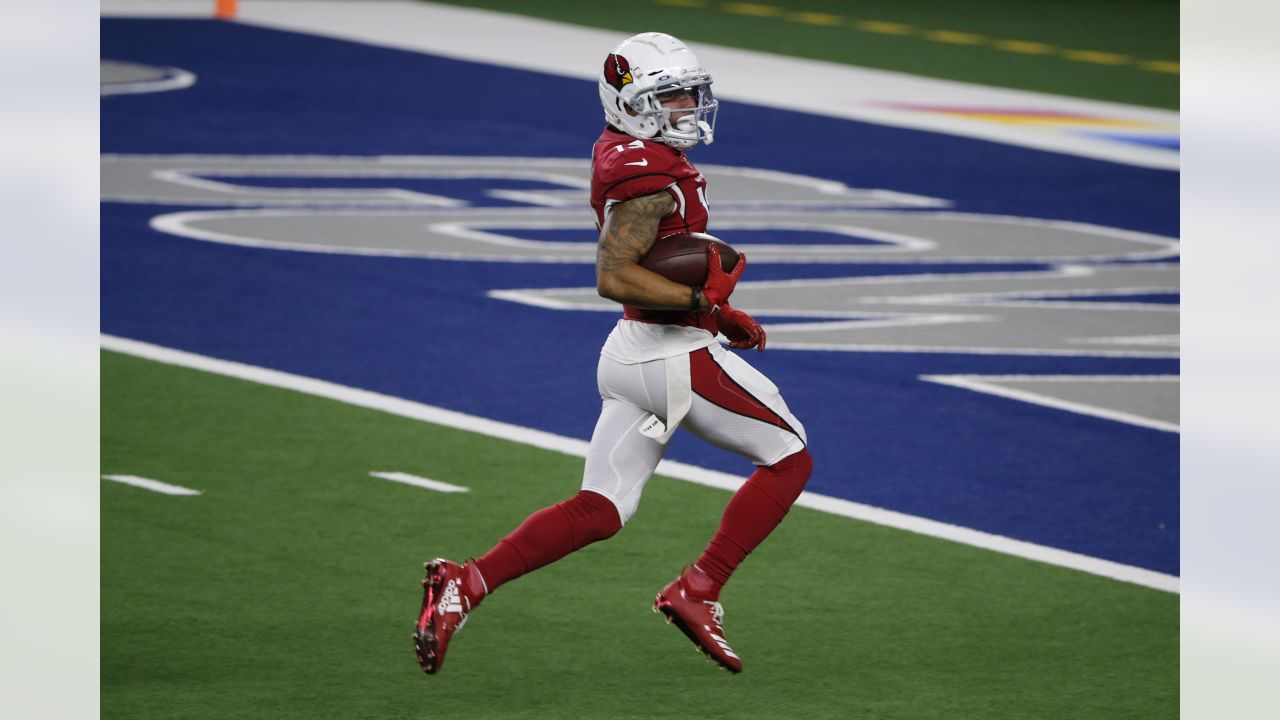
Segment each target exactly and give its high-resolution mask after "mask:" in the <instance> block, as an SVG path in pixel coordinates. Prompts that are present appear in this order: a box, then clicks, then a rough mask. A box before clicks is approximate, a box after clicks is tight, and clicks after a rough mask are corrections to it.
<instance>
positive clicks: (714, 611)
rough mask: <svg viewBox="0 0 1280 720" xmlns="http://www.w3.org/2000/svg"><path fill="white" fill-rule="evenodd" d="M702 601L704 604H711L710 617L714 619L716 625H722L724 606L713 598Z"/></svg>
mask: <svg viewBox="0 0 1280 720" xmlns="http://www.w3.org/2000/svg"><path fill="white" fill-rule="evenodd" d="M702 602H703V604H704V605H710V606H711V619H712V620H714V621H715V623H716V624H717V625H721V626H723V625H724V606H723V605H721V604H720V603H718V602H715V601H713V600H703V601H702Z"/></svg>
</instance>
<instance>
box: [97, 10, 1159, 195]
mask: <svg viewBox="0 0 1280 720" xmlns="http://www.w3.org/2000/svg"><path fill="white" fill-rule="evenodd" d="M239 7H240V10H239V16H238V21H239V22H243V23H246V24H250V25H258V26H261V27H268V28H275V29H280V30H288V31H292V32H303V33H309V34H312V35H319V36H324V37H332V38H338V39H342V40H351V41H355V42H361V43H365V44H368V45H377V46H381V47H390V48H397V49H401V50H411V51H416V52H421V53H427V54H431V55H441V56H445V57H451V58H457V59H460V60H468V61H472V62H481V63H487V64H491V65H500V66H504V67H512V68H516V69H519V70H526V71H536V72H544V73H549V74H553V75H559V76H562V77H571V78H577V79H581V80H594V79H595V78H596V74H597V72H598V71H599V68H600V64H601V62H602V61H603V59H604V56H605V54H607V53H608V51H609V50H610V49H612V48H613V47H614V46H615V45H617V44H618V43H619V42H620V41H621V40H622V39H623V38H624V37H625V34H624V33H622V32H618V31H613V30H600V29H596V28H588V27H581V26H577V25H568V24H565V23H558V22H551V21H548V20H538V19H533V18H528V17H523V16H519V15H510V14H506V13H497V12H492V11H488V10H474V9H470V8H461V7H453V6H447V5H433V4H430V3H422V2H413V1H409V0H377V1H375V0H364V1H363V2H350V3H348V2H332V1H328V2H326V1H317V0H272V1H270V2H268V1H266V0H241V2H240V4H239ZM212 9H213V0H103V1H102V4H101V14H102V15H103V16H104V17H205V18H208V17H211V16H212ZM694 49H695V50H696V51H697V53H698V57H699V59H700V60H702V62H703V64H704V65H705V66H706V67H707V68H709V69H710V71H711V73H712V75H713V76H714V77H715V87H716V94H717V95H718V96H720V97H722V98H724V99H727V100H736V101H741V102H747V103H752V104H756V105H764V106H767V107H776V108H783V109H789V110H798V111H801V112H807V113H813V114H817V115H826V116H829V117H838V118H845V119H850V120H858V121H862V122H871V123H876V124H879V125H889V126H894V127H905V128H912V129H916V130H926V131H930V132H939V133H946V134H952V135H961V136H965V137H972V138H980V139H983V140H988V141H992V142H998V143H1004V144H1009V145H1020V146H1023V147H1031V148H1037V149H1041V150H1049V151H1053V152H1060V153H1068V154H1072V155H1080V156H1083V157H1091V158H1096V159H1100V160H1109V161H1112V162H1118V163H1125V164H1131V165H1139V166H1144V167H1153V168H1161V169H1166V170H1176V169H1177V168H1178V167H1179V154H1178V151H1176V150H1171V149H1167V148H1159V147H1148V146H1144V145H1138V144H1133V143H1129V142H1118V141H1113V140H1108V139H1103V138H1098V137H1093V136H1090V135H1087V134H1085V133H1084V132H1083V130H1084V129H1090V128H1091V127H1092V126H1089V127H1086V126H1079V125H1075V124H1073V123H1072V118H1073V117H1079V116H1083V117H1085V118H1095V119H1098V120H1099V121H1102V122H1103V125H1102V126H1100V127H1103V128H1105V127H1109V126H1112V125H1114V126H1115V127H1126V126H1127V127H1130V128H1133V131H1134V132H1141V133H1146V134H1152V135H1168V136H1171V137H1176V136H1177V134H1178V123H1179V115H1178V113H1177V112H1176V111H1172V110H1160V109H1155V108H1146V107H1139V106H1134V105H1122V104H1118V103H1109V102H1102V101H1097V100H1085V99H1081V98H1071V97H1065V96H1059V95H1049V94H1046V93H1035V92H1028V91H1024V90H1010V89H1005V88H994V87H987V86H984V85H974V84H970V83H961V82H955V81H950V80H937V79H933V78H925V77H919V76H915V75H907V74H905V73H897V72H889V71H885V70H872V69H868V68H860V67H854V66H850V65H841V64H837V63H830V62H821V61H816V60H804V59H800V58H793V57H786V56H781V55H770V54H768V53H761V52H755V51H751V50H739V49H736V48H726V47H720V46H717V45H710V44H707V43H696V42H695V43H694ZM974 108H978V109H981V110H983V111H984V113H985V114H986V115H988V116H1001V115H1002V114H1012V115H1013V116H1017V115H1018V114H1020V113H1037V114H1041V116H1045V115H1044V114H1049V115H1055V116H1058V117H1060V118H1061V122H1058V123H1056V124H1055V123H1037V124H1033V125H1018V124H1010V123H1008V122H1001V121H992V120H991V119H990V117H981V116H975V115H973V114H966V113H967V111H969V110H972V109H974ZM1094 129H1096V128H1094ZM726 132H727V131H726Z"/></svg>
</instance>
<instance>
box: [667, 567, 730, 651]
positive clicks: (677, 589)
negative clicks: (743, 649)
mask: <svg viewBox="0 0 1280 720" xmlns="http://www.w3.org/2000/svg"><path fill="white" fill-rule="evenodd" d="M693 572H697V571H696V570H694V569H693V568H692V567H690V568H686V569H685V571H684V572H683V573H681V574H680V577H678V578H676V579H675V580H672V581H671V584H670V585H667V586H666V587H665V588H663V589H662V592H660V593H658V597H657V598H655V599H654V601H653V609H654V612H661V613H662V614H663V615H666V616H667V622H669V623H675V626H676V627H678V628H680V630H681V631H683V632H684V634H685V635H687V636H689V639H690V640H692V641H693V644H694V645H697V646H698V649H699V650H701V651H702V652H703V654H705V655H706V656H707V657H708V658H710V659H712V660H714V661H716V662H717V663H719V664H720V667H723V668H724V669H726V670H728V671H729V672H734V673H739V672H742V660H741V659H739V658H738V656H737V655H736V654H735V653H734V652H733V648H731V647H729V642H728V641H727V640H725V639H724V628H723V627H721V623H722V622H723V621H724V608H723V607H721V606H720V603H719V602H716V601H715V600H713V599H711V598H710V597H708V596H704V595H699V594H696V593H695V592H694V591H692V590H691V589H690V583H689V580H688V576H689V574H690V573H693ZM695 584H696V583H695Z"/></svg>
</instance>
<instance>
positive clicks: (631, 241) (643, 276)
mask: <svg viewBox="0 0 1280 720" xmlns="http://www.w3.org/2000/svg"><path fill="white" fill-rule="evenodd" d="M674 209H675V200H674V199H673V198H672V197H671V195H670V194H668V193H666V192H657V193H653V194H652V195H643V196H640V197H637V198H632V199H630V200H627V201H626V202H621V203H618V204H616V205H614V206H613V207H612V208H611V209H610V210H609V214H608V216H607V217H606V218H605V224H604V227H603V228H601V230H600V242H599V244H598V245H597V247H596V291H597V292H598V293H600V296H601V297H605V298H608V299H610V300H613V301H615V302H619V303H622V304H623V305H632V306H635V307H643V308H650V309H654V310H691V309H693V308H691V307H690V302H691V301H692V299H693V288H692V287H690V286H688V285H681V284H680V283H677V282H673V281H671V280H668V279H667V278H664V277H662V276H661V275H659V274H657V273H655V272H652V271H650V270H647V269H645V268H643V267H641V266H640V259H641V258H643V257H644V255H645V253H647V252H649V248H651V247H653V243H654V242H655V241H656V240H657V237H658V224H659V223H661V222H662V218H664V217H666V216H667V215H669V214H670V213H671V212H672V211H673V210H674ZM697 309H698V310H710V309H711V306H710V305H709V303H708V301H707V298H706V297H700V298H699V304H698V307H697Z"/></svg>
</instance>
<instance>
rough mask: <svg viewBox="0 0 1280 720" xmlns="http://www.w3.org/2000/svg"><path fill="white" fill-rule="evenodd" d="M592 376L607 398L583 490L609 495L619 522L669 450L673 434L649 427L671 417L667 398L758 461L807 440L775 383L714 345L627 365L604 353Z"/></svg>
mask: <svg viewBox="0 0 1280 720" xmlns="http://www.w3.org/2000/svg"><path fill="white" fill-rule="evenodd" d="M686 363H687V369H686V365H685V364H686ZM669 379H670V380H671V381H672V382H671V383H670V385H671V386H670V387H669V383H668V380H669ZM596 381H597V384H598V385H599V389H600V397H601V398H602V399H603V400H604V404H603V406H602V407H601V410H600V419H599V420H598V421H597V422H596V429H595V432H594V433H593V434H592V436H591V446H590V448H589V449H588V451H587V464H586V470H585V471H584V473H583V478H582V489H583V490H590V491H592V492H595V493H599V494H601V495H604V496H605V497H607V498H609V500H611V501H612V502H613V504H614V505H615V506H616V507H617V509H618V517H619V518H620V519H621V520H622V523H623V524H624V525H625V524H626V523H627V521H628V520H630V519H631V516H632V515H634V514H635V512H636V508H637V506H638V505H639V503H640V494H641V493H642V492H643V491H644V486H645V483H647V482H648V481H649V477H650V476H651V475H652V474H653V470H654V468H656V467H657V465H658V461H659V460H661V459H662V453H663V452H664V451H665V450H666V443H667V439H668V438H669V436H670V433H669V432H668V433H666V437H655V436H653V433H652V427H653V426H654V425H658V426H659V428H661V426H662V424H663V423H664V422H666V421H667V420H668V416H667V411H668V398H669V397H671V398H674V399H675V400H673V402H674V403H675V404H677V405H681V406H687V412H686V414H685V415H684V417H683V419H679V418H671V420H675V421H676V422H677V423H678V424H679V426H680V427H683V428H684V429H686V430H688V431H689V432H692V433H693V434H694V435H697V436H698V437H700V438H702V439H703V440H706V441H707V442H709V443H711V444H712V445H715V446H717V447H721V448H724V449H726V450H731V451H733V452H735V453H737V454H739V455H742V456H743V457H745V458H747V459H748V460H750V461H751V462H753V463H755V464H756V465H772V464H774V463H776V462H778V461H779V460H781V459H783V458H785V457H787V456H788V455H791V454H793V453H796V452H799V451H800V450H801V449H803V448H804V447H805V444H806V442H807V440H806V436H805V432H804V427H803V426H802V425H801V424H800V421H799V420H796V418H795V416H793V415H792V414H791V412H790V411H789V410H788V409H787V404H786V402H784V401H783V399H782V396H781V395H780V394H779V392H778V388H777V386H776V385H774V384H773V383H772V382H770V381H769V379H768V378H767V377H765V376H764V374H763V373H761V372H760V371H758V370H756V369H755V368H753V367H751V366H750V365H749V364H747V361H745V360H743V359H742V358H740V357H738V356H737V355H735V354H733V353H731V352H729V351H727V350H725V349H724V348H723V347H721V346H720V345H719V344H714V345H710V346H708V347H705V348H702V349H699V350H695V351H694V352H692V353H687V354H684V355H680V356H677V357H676V358H671V359H667V360H654V361H651V362H644V363H636V364H630V365H628V364H623V363H620V362H617V361H615V360H610V359H609V358H606V357H604V356H603V355H602V356H601V357H600V364H599V367H598V368H597V371H596ZM689 391H692V392H691V393H690V392H689ZM680 409H681V408H679V407H678V408H677V409H676V411H677V412H676V414H677V415H678V414H679V411H680ZM655 415H656V416H657V419H656V420H655V418H654V416H655ZM642 428H648V429H649V433H650V434H646V433H645V432H642Z"/></svg>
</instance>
